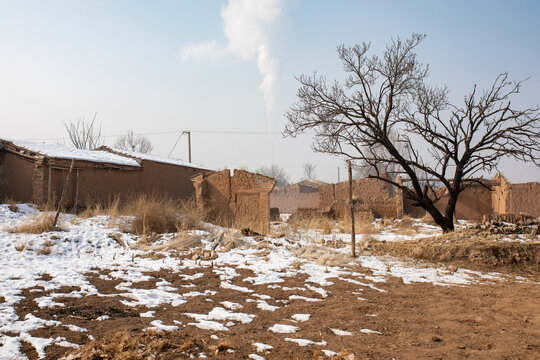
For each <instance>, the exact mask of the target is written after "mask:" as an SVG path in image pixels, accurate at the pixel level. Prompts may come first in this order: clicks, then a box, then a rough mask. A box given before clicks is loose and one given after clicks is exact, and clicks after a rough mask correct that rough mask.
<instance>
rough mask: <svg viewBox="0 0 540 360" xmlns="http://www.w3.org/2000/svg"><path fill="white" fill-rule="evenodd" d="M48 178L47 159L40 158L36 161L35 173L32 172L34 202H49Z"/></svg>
mask: <svg viewBox="0 0 540 360" xmlns="http://www.w3.org/2000/svg"><path fill="white" fill-rule="evenodd" d="M48 179H49V169H48V166H47V159H44V158H38V159H37V160H36V162H35V163H34V173H33V174H32V200H33V202H34V203H37V204H42V203H45V202H47V193H48V186H49V183H48Z"/></svg>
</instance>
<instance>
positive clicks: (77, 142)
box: [64, 111, 103, 150]
mask: <svg viewBox="0 0 540 360" xmlns="http://www.w3.org/2000/svg"><path fill="white" fill-rule="evenodd" d="M96 117H97V111H96V112H95V113H94V117H93V118H92V121H91V122H90V123H87V122H86V121H85V120H84V118H82V119H78V120H77V122H71V123H69V124H66V123H64V127H65V128H66V131H67V133H68V136H69V140H70V141H71V143H72V144H73V146H75V147H76V148H77V149H85V150H92V149H95V148H97V147H100V146H101V145H103V138H102V136H101V126H99V127H97V125H96Z"/></svg>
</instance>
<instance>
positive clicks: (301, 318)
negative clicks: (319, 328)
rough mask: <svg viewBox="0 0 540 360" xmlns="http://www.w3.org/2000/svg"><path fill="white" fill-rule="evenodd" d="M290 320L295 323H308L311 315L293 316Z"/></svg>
mask: <svg viewBox="0 0 540 360" xmlns="http://www.w3.org/2000/svg"><path fill="white" fill-rule="evenodd" d="M291 318H292V319H293V320H296V321H308V320H309V319H310V318H311V314H293V315H292V316H291Z"/></svg>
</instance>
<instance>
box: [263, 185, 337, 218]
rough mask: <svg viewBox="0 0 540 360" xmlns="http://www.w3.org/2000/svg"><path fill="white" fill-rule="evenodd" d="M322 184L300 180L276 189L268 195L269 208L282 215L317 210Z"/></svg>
mask: <svg viewBox="0 0 540 360" xmlns="http://www.w3.org/2000/svg"><path fill="white" fill-rule="evenodd" d="M324 184H326V183H325V182H323V181H319V180H302V181H300V182H297V183H295V184H291V185H285V186H280V187H276V188H275V189H274V190H273V191H272V193H271V194H270V207H271V208H278V209H279V210H280V211H281V212H282V213H293V212H295V211H296V210H297V209H317V208H318V207H319V194H318V193H319V187H320V186H321V185H324Z"/></svg>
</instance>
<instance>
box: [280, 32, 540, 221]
mask: <svg viewBox="0 0 540 360" xmlns="http://www.w3.org/2000/svg"><path fill="white" fill-rule="evenodd" d="M424 38H425V36H424V35H420V34H413V35H412V36H411V37H410V38H409V39H407V40H401V39H399V38H398V39H395V40H392V41H391V42H390V44H389V45H388V46H387V47H386V50H385V51H384V52H383V54H382V56H381V57H378V56H376V55H369V50H370V45H369V44H365V43H364V44H361V45H355V46H353V47H350V48H347V47H345V46H344V45H341V46H339V47H338V49H337V50H338V57H339V59H340V60H341V62H342V64H343V68H344V70H345V72H346V73H347V77H346V79H345V81H344V82H343V83H339V82H337V81H335V82H333V83H329V82H327V80H326V78H325V77H324V76H321V75H318V74H317V73H316V72H315V73H313V75H311V76H306V75H301V76H298V77H297V80H298V82H299V83H300V87H299V89H298V93H297V96H298V102H297V103H295V104H294V105H292V106H291V108H290V110H289V111H288V112H287V114H286V117H287V119H288V123H287V125H286V128H285V130H284V135H286V136H292V137H294V136H296V135H298V134H300V133H303V132H305V131H307V130H312V131H314V133H315V137H314V140H313V144H312V147H313V149H314V150H315V151H318V152H323V153H329V154H334V155H339V156H344V157H346V158H348V159H352V160H355V161H356V163H357V164H360V165H361V166H362V167H364V168H365V169H364V171H365V174H367V175H369V176H370V177H373V178H377V179H380V180H382V181H385V182H387V183H390V184H392V185H394V186H396V187H399V188H401V189H402V190H403V191H404V193H405V195H406V196H407V197H408V198H409V199H411V200H412V201H413V202H414V203H415V204H417V205H418V206H421V207H422V208H424V209H425V210H426V211H427V212H429V213H430V214H431V216H432V217H433V219H434V220H435V222H436V223H437V224H438V225H439V226H441V228H442V229H443V230H444V231H452V230H453V229H454V224H453V215H454V211H455V206H456V203H457V200H458V197H459V194H460V193H461V192H462V191H463V190H465V189H466V188H467V187H469V186H472V185H474V184H477V183H479V182H481V181H479V180H478V176H479V175H481V174H483V173H485V172H486V171H491V170H494V169H496V168H497V165H498V164H499V161H500V160H501V159H502V158H504V157H509V158H513V159H515V160H517V161H528V162H533V163H535V164H536V165H539V166H540V108H539V107H538V106H537V107H532V108H526V109H517V108H515V107H514V106H512V103H511V100H512V99H513V98H514V97H515V96H516V95H517V94H518V93H519V90H520V88H521V85H522V83H523V81H518V82H513V81H509V80H508V74H506V73H502V74H500V75H499V76H498V77H497V78H496V79H495V81H494V83H493V85H492V86H491V88H489V89H488V90H486V91H484V92H480V91H479V90H478V89H477V88H476V86H474V87H473V90H472V92H471V93H470V94H469V95H467V96H466V97H465V98H464V101H463V104H461V105H455V104H450V103H449V101H448V96H447V95H448V89H447V88H446V87H442V88H437V87H431V86H428V85H427V84H426V83H425V80H426V78H427V76H428V66H426V65H423V64H422V63H420V61H419V60H418V58H417V55H416V53H415V48H416V47H417V46H418V45H419V44H420V43H421V42H422V40H423V39H424ZM389 170H390V171H391V173H392V176H389V175H388V173H389V172H390V171H389ZM398 175H399V176H402V177H406V178H408V179H410V182H409V183H410V188H409V187H407V186H404V185H402V184H399V183H398V182H397V181H396V177H397V176H398ZM440 184H442V186H444V187H445V188H446V190H447V193H448V203H447V205H446V207H445V209H444V210H443V211H440V210H439V209H437V208H436V207H435V202H437V201H438V196H437V187H438V186H439V185H440Z"/></svg>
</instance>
